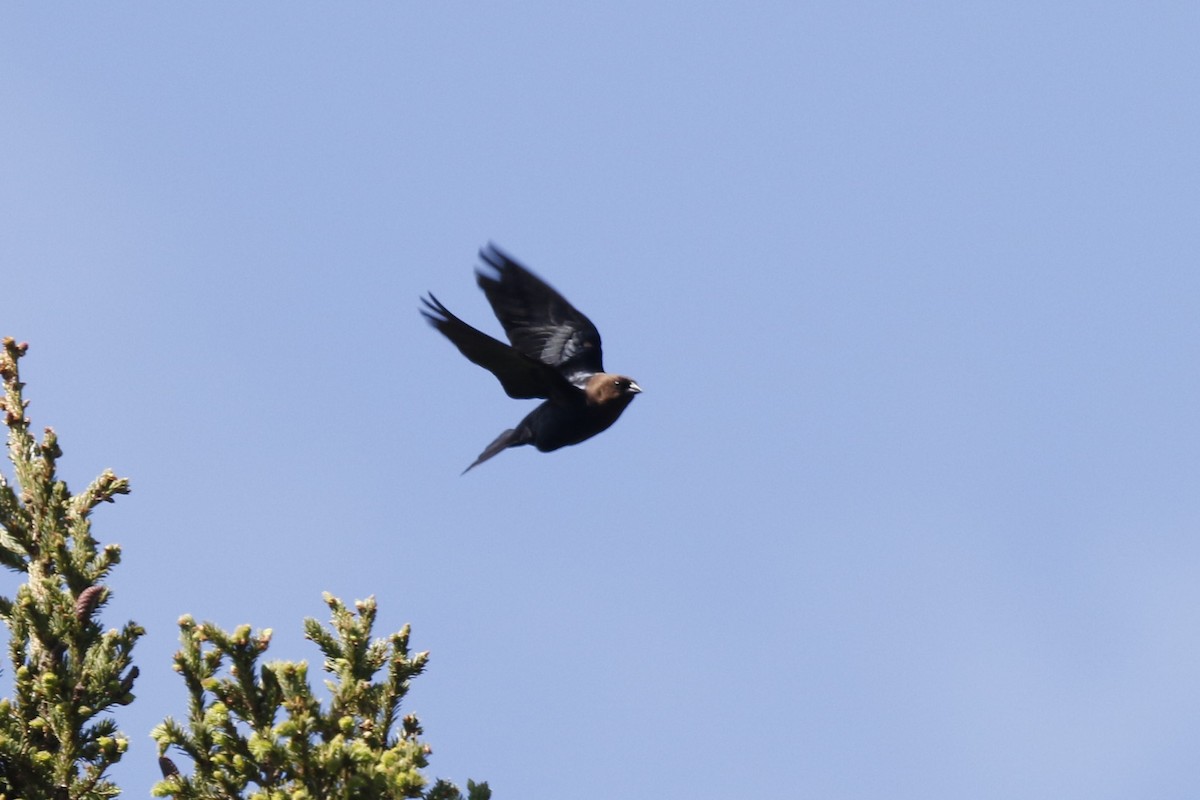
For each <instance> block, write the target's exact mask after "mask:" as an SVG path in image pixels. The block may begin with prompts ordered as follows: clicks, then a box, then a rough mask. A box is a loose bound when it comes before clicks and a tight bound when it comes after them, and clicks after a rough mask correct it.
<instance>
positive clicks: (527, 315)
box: [464, 244, 604, 383]
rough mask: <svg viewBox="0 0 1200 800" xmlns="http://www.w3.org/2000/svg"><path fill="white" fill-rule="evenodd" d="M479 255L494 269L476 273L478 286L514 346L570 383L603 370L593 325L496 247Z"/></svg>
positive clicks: (597, 335)
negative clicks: (547, 365) (558, 373)
mask: <svg viewBox="0 0 1200 800" xmlns="http://www.w3.org/2000/svg"><path fill="white" fill-rule="evenodd" d="M479 255H480V257H481V258H482V259H483V261H484V263H486V264H487V265H488V266H489V267H491V268H492V269H493V270H495V274H494V275H491V274H487V273H485V272H483V271H480V272H478V281H479V287H480V288H481V289H483V292H484V294H486V295H487V299H488V302H489V303H491V304H492V310H493V311H495V312H496V318H497V319H499V320H500V324H501V325H503V326H504V332H505V333H507V334H508V340H509V341H510V342H512V345H513V347H515V348H516V349H517V350H519V351H520V352H522V353H524V354H525V355H526V356H528V357H530V358H532V359H536V360H537V361H540V362H541V363H543V364H549V365H550V366H552V367H554V368H555V369H557V370H558V371H559V372H560V373H561V374H562V375H563V376H564V377H566V378H567V380H569V381H571V382H572V383H580V382H582V381H583V380H586V378H587V376H589V375H593V374H595V373H597V372H603V371H604V365H603V355H602V353H601V348H600V332H599V331H597V330H596V326H595V325H593V324H592V321H591V320H589V319H588V318H587V317H585V316H584V315H583V314H581V313H580V312H579V311H578V310H576V308H575V307H574V306H572V305H571V304H570V303H568V302H567V301H566V298H564V297H563V296H562V295H561V294H559V293H558V292H556V291H555V290H554V289H553V288H552V287H551V286H550V285H549V284H547V283H546V282H545V281H543V280H542V279H541V278H539V277H537V276H536V275H534V274H533V273H532V272H530V271H529V270H527V269H526V268H525V267H523V266H521V265H520V264H519V263H517V262H516V261H514V260H513V259H512V258H509V257H508V256H507V255H505V254H504V253H503V252H502V251H501V250H500V249H499V248H497V247H496V246H495V245H493V244H489V245H488V246H487V247H485V248H484V249H482V250H480V251H479ZM464 352H465V351H464ZM469 357H470V356H468V358H469Z"/></svg>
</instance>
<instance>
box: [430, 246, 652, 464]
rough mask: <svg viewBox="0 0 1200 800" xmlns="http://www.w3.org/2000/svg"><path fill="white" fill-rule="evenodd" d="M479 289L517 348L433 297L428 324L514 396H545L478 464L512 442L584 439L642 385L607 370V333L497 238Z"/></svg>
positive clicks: (552, 443)
mask: <svg viewBox="0 0 1200 800" xmlns="http://www.w3.org/2000/svg"><path fill="white" fill-rule="evenodd" d="M479 256H480V258H482V259H483V262H484V264H485V265H486V268H485V269H486V270H487V271H485V269H480V270H477V271H476V279H477V282H478V283H479V288H481V289H483V293H484V294H485V295H486V296H487V299H488V302H489V303H491V304H492V310H493V311H495V312H496V318H497V319H499V320H500V324H501V325H503V326H504V332H505V333H506V334H508V341H509V342H511V346H510V345H507V344H505V343H504V342H501V341H499V340H498V339H493V338H492V337H491V336H488V335H487V334H486V333H483V332H482V331H478V330H476V329H475V328H472V327H471V326H470V325H468V324H467V323H465V322H463V321H462V320H461V319H459V318H458V317H456V316H454V315H453V314H451V313H450V311H449V309H447V308H446V307H445V306H444V305H442V304H441V302H440V301H439V300H438V299H437V298H436V297H434V296H433V293H432V292H431V293H430V294H429V297H422V298H421V302H423V303H424V304H425V307H424V308H422V309H421V313H422V314H423V315H424V316H425V319H427V320H428V321H429V324H430V325H432V326H433V327H435V328H437V329H438V330H439V331H440V332H441V333H442V335H443V336H445V337H446V338H447V339H449V340H450V341H451V342H453V343H454V346H455V347H457V348H458V349H459V351H460V352H461V353H462V354H463V355H464V356H466V357H467V358H468V359H469V360H470V361H473V362H474V363H476V364H478V365H479V366H481V367H483V368H484V369H486V370H488V371H489V372H491V373H492V374H493V375H495V376H496V378H497V379H498V380H499V381H500V385H501V386H502V387H504V391H505V392H507V393H508V396H509V397H514V398H518V399H524V398H531V397H540V398H544V399H545V401H546V402H544V403H542V404H541V405H539V406H538V407H537V408H535V409H534V410H533V411H531V412H530V413H529V414H528V415H527V416H526V417H525V419H523V420H521V421H520V422H519V423H517V426H516V427H515V428H510V429H508V430H506V431H505V432H504V433H502V434H500V435H499V436H497V437H496V440H495V441H493V442H492V443H491V444H489V445H488V446H487V447H486V448H484V451H483V452H482V453H480V454H479V458H477V459H475V461H474V462H472V463H471V466H469V467H467V468H466V469H464V470H463V474H464V475H465V474H466V473H467V472H469V471H470V470H471V469H472V468H473V467H476V466H478V465H480V464H482V463H483V462H484V461H487V460H488V459H489V458H491V457H492V456H494V455H496V454H497V453H499V452H500V451H502V450H505V449H507V448H509V447H520V446H521V445H525V444H531V445H533V446H534V447H536V448H537V449H538V450H540V451H542V452H543V453H546V452H549V451H551V450H557V449H558V448H560V447H566V446H567V445H572V444H579V443H580V442H582V441H583V440H585V439H590V438H591V437H593V436H595V435H596V434H597V433H600V432H601V431H603V430H605V429H607V428H608V427H609V426H610V425H612V424H613V423H614V422H616V421H617V417H619V416H621V412H622V411H624V410H625V407H626V406H628V405H629V403H630V401H632V400H633V396H634V395H635V394H637V393H639V392H640V391H642V387H640V386H638V385H637V383H636V382H635V381H634V380H633V379H632V378H627V377H625V376H624V375H616V374H614V373H611V372H605V371H604V364H603V357H602V355H601V352H600V332H599V331H597V330H596V326H595V325H593V324H592V322H591V320H589V319H588V318H587V317H585V316H584V315H583V314H581V313H579V311H577V310H576V309H575V307H574V306H572V305H571V304H570V303H568V302H567V301H566V299H565V298H564V297H563V296H562V295H561V294H559V293H558V292H556V291H555V290H554V289H553V288H552V287H551V286H550V285H549V284H547V283H546V282H545V281H543V280H542V279H541V278H539V277H538V276H536V275H534V274H533V273H532V272H530V271H529V270H527V269H526V268H525V267H523V266H521V265H520V264H519V263H517V262H516V261H515V260H513V259H512V258H510V257H509V256H507V255H506V254H505V253H503V252H502V251H501V250H500V249H499V248H498V247H496V246H495V245H494V244H488V246H487V247H485V248H483V249H482V250H480V251H479Z"/></svg>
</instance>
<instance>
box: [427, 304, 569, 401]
mask: <svg viewBox="0 0 1200 800" xmlns="http://www.w3.org/2000/svg"><path fill="white" fill-rule="evenodd" d="M421 302H423V303H424V304H425V308H423V309H421V313H422V314H423V315H424V316H425V319H427V320H428V321H429V324H430V325H432V326H433V327H435V328H437V329H438V331H440V332H441V333H442V335H443V336H445V337H446V338H447V339H449V340H450V341H451V342H453V343H454V346H455V347H457V348H458V349H459V351H460V352H461V353H462V354H463V355H464V356H466V357H467V358H468V359H470V360H471V361H473V362H474V363H476V364H478V365H479V366H481V367H483V368H484V369H486V370H488V371H489V372H491V373H492V374H493V375H495V376H496V378H497V379H498V380H499V381H500V385H501V386H503V387H504V391H505V392H507V393H508V396H509V397H514V398H518V399H521V398H529V397H544V398H548V397H562V396H563V395H564V393H575V392H577V391H578V390H576V389H575V388H574V387H573V386H571V385H570V384H569V383H568V382H567V380H566V379H565V378H564V377H563V376H562V375H561V374H559V373H558V372H557V371H556V370H554V369H553V368H551V367H550V366H549V365H547V364H544V363H542V362H540V361H536V360H534V359H532V358H529V357H528V356H526V355H524V354H522V353H519V352H517V350H514V349H513V348H511V347H509V346H508V345H506V344H505V343H504V342H501V341H499V340H498V339H493V338H492V337H491V336H488V335H487V334H486V333H484V332H482V331H479V330H476V329H475V328H472V327H471V326H470V325H468V324H467V323H465V322H463V321H462V320H461V319H459V318H458V317H456V316H454V314H452V313H450V310H449V309H447V308H446V307H445V306H444V305H442V304H441V302H440V301H439V300H438V299H437V298H436V297H434V296H433V295H432V294H430V295H429V297H428V298H425V297H422V298H421Z"/></svg>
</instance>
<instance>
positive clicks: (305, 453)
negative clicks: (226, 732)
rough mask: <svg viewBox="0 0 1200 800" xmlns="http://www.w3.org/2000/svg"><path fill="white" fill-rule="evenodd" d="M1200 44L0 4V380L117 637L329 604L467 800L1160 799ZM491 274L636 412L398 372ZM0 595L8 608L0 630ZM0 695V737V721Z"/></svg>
mask: <svg viewBox="0 0 1200 800" xmlns="http://www.w3.org/2000/svg"><path fill="white" fill-rule="evenodd" d="M1197 40H1200V12H1198V11H1197V7H1196V6H1195V5H1194V4H1185V3H1154V4H1137V5H1135V4H1128V5H1125V4H1116V3H1108V4H1094V3H1050V4H1046V3H1022V2H1008V3H974V4H964V3H921V4H888V3H856V2H851V3H823V4H801V3H774V4H772V3H762V4H752V5H746V4H734V3H687V4H685V3H656V2H650V3H645V2H639V3H624V2H614V3H605V4H596V5H594V6H580V5H577V4H553V3H514V4H505V5H503V6H501V5H492V6H489V5H486V4H482V5H481V4H467V3H438V4H417V3H398V2H397V3H386V4H385V3H364V4H357V5H354V6H352V7H351V6H340V5H339V6H317V5H311V4H304V5H290V4H278V3H259V4H254V5H252V6H245V5H244V4H222V3H206V4H190V5H178V4H145V3H124V4H105V5H85V6H80V5H73V6H70V7H54V8H51V7H44V6H38V5H28V4H9V5H5V6H4V7H3V8H2V9H0V71H2V75H3V80H2V81H0V105H2V107H3V109H4V114H3V120H4V121H3V124H0V174H2V178H0V219H3V224H2V225H0V263H2V264H3V267H2V274H3V289H2V290H0V301H2V313H0V334H3V335H12V336H15V337H17V338H18V339H21V340H27V341H29V342H30V344H31V348H30V354H29V356H28V358H27V359H26V360H25V362H24V376H25V379H26V380H27V382H28V384H29V390H28V393H29V397H30V398H31V399H32V401H33V405H32V406H31V409H30V412H31V414H32V416H33V420H34V422H35V425H37V426H41V425H47V424H49V425H53V426H55V428H56V429H57V431H58V432H59V434H60V436H61V439H62V443H63V446H64V449H65V451H66V458H65V459H64V460H63V462H62V469H63V472H64V475H65V477H66V478H67V479H68V480H69V481H71V482H72V485H73V486H74V487H75V488H76V489H80V488H82V487H83V486H84V485H86V482H87V481H88V480H90V479H91V477H92V476H93V475H94V474H96V473H97V472H99V471H100V470H101V469H103V468H105V467H112V468H113V469H114V470H116V471H117V472H118V474H121V475H124V476H128V477H129V478H130V479H131V480H132V482H133V487H134V493H133V495H132V496H130V497H128V498H122V500H121V502H119V503H118V504H117V505H116V506H112V507H106V508H104V509H102V510H101V513H99V514H98V515H97V518H96V532H97V535H98V536H99V537H100V538H101V539H102V540H104V541H117V542H119V543H120V544H121V545H122V546H123V547H124V549H125V560H124V562H123V563H122V565H121V566H120V568H119V569H118V571H117V572H116V574H115V576H114V579H113V582H112V586H113V589H114V591H115V598H114V600H113V602H112V603H111V605H110V606H109V607H108V609H107V610H106V612H105V613H106V619H107V620H108V621H110V622H111V624H114V625H115V624H118V623H119V622H120V621H122V620H124V619H128V618H130V617H132V618H135V619H137V620H138V621H139V622H140V623H142V624H143V625H145V626H146V627H147V629H148V630H149V633H148V635H147V636H146V637H145V639H144V640H143V641H142V642H141V644H140V645H139V647H138V650H137V652H136V656H137V661H138V663H139V664H140V666H141V670H142V676H141V678H140V680H139V682H138V687H137V695H138V700H137V702H136V703H134V704H133V705H132V706H130V707H129V708H127V709H124V710H123V711H122V713H121V715H120V716H119V718H118V719H119V722H120V723H121V725H122V727H123V728H124V730H125V731H126V732H127V733H129V735H130V736H131V738H132V739H133V743H134V746H133V749H132V750H131V752H130V754H129V756H128V757H127V759H126V761H125V762H124V763H122V764H121V765H120V766H119V768H118V769H117V771H116V778H117V779H118V781H119V782H121V784H122V785H123V786H124V787H125V788H126V789H127V791H128V795H129V796H135V797H136V796H144V794H145V791H146V789H147V788H148V787H149V786H150V784H151V783H152V781H153V780H154V779H155V778H156V777H157V768H156V766H155V764H154V759H153V756H154V749H153V744H152V743H151V742H150V741H149V739H148V738H147V734H148V732H149V730H150V728H151V727H153V725H154V724H156V723H157V722H158V721H160V720H161V719H162V717H163V716H164V715H166V714H175V715H181V714H182V713H183V712H184V709H185V695H184V690H183V686H182V683H181V681H180V680H179V679H178V677H177V676H175V675H174V673H173V672H172V671H171V667H170V656H171V653H172V652H173V650H174V648H175V644H176V627H175V621H176V619H177V618H178V617H179V616H180V615H181V614H183V613H191V614H193V615H195V616H196V617H199V618H205V619H211V620H213V621H215V622H218V623H221V624H224V625H228V626H232V625H235V624H238V623H243V622H245V623H250V624H252V625H254V626H256V627H271V628H274V629H275V631H276V638H275V645H274V647H273V654H274V655H275V656H276V657H278V658H307V659H309V660H310V661H314V662H316V661H319V656H318V654H317V652H316V650H315V648H313V647H312V646H310V645H309V644H308V643H306V642H304V641H303V639H302V636H301V631H300V620H301V618H302V617H304V616H317V617H321V618H323V617H324V613H325V609H324V606H323V605H322V603H321V592H322V591H324V590H329V591H332V592H334V593H335V594H338V595H339V596H342V597H343V598H345V599H347V600H351V599H353V598H358V597H365V596H367V595H371V594H374V595H376V596H377V597H378V599H379V602H380V605H381V614H380V617H381V627H380V633H381V634H382V633H384V632H387V631H391V630H395V629H398V628H399V627H400V626H401V625H402V624H403V623H405V622H411V623H412V625H413V642H414V644H415V646H416V647H417V648H419V649H428V650H431V651H432V659H431V665H430V669H429V672H428V674H427V675H426V676H424V677H422V678H420V679H419V680H418V681H417V682H416V683H415V685H414V689H413V692H412V694H411V699H410V702H409V705H408V709H409V710H410V711H415V712H416V713H418V714H419V715H420V716H421V718H422V721H423V722H424V724H425V728H426V734H427V739H428V740H429V741H430V743H431V744H432V745H433V748H434V756H433V759H432V767H431V770H430V773H431V774H433V775H437V776H442V777H447V778H450V779H452V780H455V781H457V782H459V783H460V784H461V783H462V782H463V781H465V779H466V778H468V777H472V778H475V779H483V780H488V781H489V782H490V783H491V785H492V786H493V788H494V789H495V791H496V796H497V797H498V798H504V797H525V798H551V797H562V796H571V797H573V798H577V800H590V799H591V798H597V799H599V798H606V799H607V798H611V797H613V796H614V795H619V796H622V797H690V798H725V797H730V796H740V797H764V796H768V795H770V796H782V797H811V798H822V800H825V799H830V800H839V799H841V798H877V797H888V798H914V799H916V798H921V799H922V800H927V799H928V798H954V799H955V800H959V799H960V798H964V797H970V798H980V799H986V798H996V799H997V800H999V799H1001V798H1003V799H1004V800H1008V799H1009V798H1013V797H1020V798H1047V799H1050V798H1053V799H1054V800H1063V799H1064V798H1088V800H1096V799H1097V798H1128V797H1155V798H1194V797H1195V796H1196V795H1197V792H1200V766H1198V765H1200V760H1198V759H1197V743H1198V742H1200V580H1197V578H1198V575H1200V537H1197V531H1198V530H1200V493H1198V492H1197V490H1196V487H1197V485H1198V484H1200V429H1198V425H1197V421H1196V420H1197V408H1200V378H1198V376H1197V369H1196V367H1197V363H1200V315H1198V313H1197V309H1198V304H1200V269H1197V263H1198V259H1197V257H1198V255H1200V224H1198V222H1200V220H1198V214H1200V148H1197V145H1196V143H1197V141H1200V111H1198V106H1197V104H1196V102H1195V99H1196V94H1197V88H1198V86H1200V56H1198V55H1197V52H1196V41H1197ZM488 240H495V241H496V242H497V243H499V244H500V245H501V246H503V247H504V248H506V249H507V250H508V251H510V252H511V253H512V254H513V255H515V256H516V257H518V258H520V259H521V260H523V261H524V262H525V263H527V264H528V265H529V266H531V267H532V268H533V269H534V270H535V271H538V272H539V273H540V274H541V275H542V276H544V277H545V278H547V279H548V280H549V281H550V282H551V283H552V284H554V285H555V286H556V287H557V288H558V289H560V290H561V291H562V292H563V293H564V294H565V295H566V296H567V297H568V298H569V299H570V300H571V301H572V302H574V303H575V304H576V305H577V306H578V307H579V308H581V309H582V310H583V311H584V312H585V313H587V314H588V315H589V316H590V317H591V318H592V319H593V321H595V322H596V324H597V325H598V326H599V328H600V330H601V332H602V334H603V336H604V342H605V350H606V353H605V356H606V366H608V367H609V368H610V369H613V370H617V371H620V372H623V373H626V374H629V375H632V376H633V377H635V378H636V379H637V380H638V382H639V383H640V384H641V385H642V387H643V388H644V389H645V393H644V394H643V395H641V396H639V397H638V399H637V400H636V402H634V404H633V405H632V406H631V407H630V409H629V410H628V411H627V412H626V413H625V415H624V416H623V417H622V419H621V420H620V421H619V422H618V423H617V425H615V426H614V427H613V428H612V429H611V430H610V431H608V432H606V433H605V434H604V435H602V436H600V437H598V438H596V439H594V440H592V441H589V442H587V443H586V444H584V445H582V446H579V447H574V448H568V449H566V450H562V451H559V452H556V453H553V454H549V455H544V454H539V453H536V452H533V451H532V450H531V449H529V448H524V449H522V450H514V451H509V452H506V453H504V454H502V455H501V456H499V457H497V458H496V459H494V460H493V461H490V462H488V463H487V464H485V465H483V466H481V467H480V468H478V469H477V470H474V471H472V472H471V473H470V474H469V475H467V476H465V477H461V478H460V477H459V472H460V471H461V470H462V469H463V467H465V466H466V465H467V464H468V463H470V461H471V460H472V459H473V458H474V457H475V455H476V454H477V453H478V452H479V451H480V450H481V449H482V448H483V446H484V445H486V444H487V443H488V442H490V441H491V440H492V438H493V437H494V436H495V435H496V434H497V433H499V432H500V431H501V430H503V429H504V428H506V427H509V426H510V425H512V424H513V423H514V422H516V421H517V420H518V419H520V417H521V416H522V415H523V414H524V413H526V411H527V410H528V405H527V404H525V403H520V402H516V401H513V400H510V399H508V398H507V397H505V396H504V394H503V392H502V391H501V390H500V388H499V386H498V385H497V384H496V382H495V381H494V380H493V379H492V378H491V377H489V376H488V375H487V374H486V373H484V372H483V371H482V370H480V369H478V368H476V367H474V366H473V365H471V364H470V363H468V362H466V361H465V360H464V359H462V358H461V357H460V356H459V355H458V354H457V352H455V351H454V349H453V348H452V347H451V346H450V345H449V344H448V343H447V342H446V341H444V340H443V339H442V338H441V337H439V336H438V335H437V334H436V333H435V332H433V331H432V330H430V329H429V328H428V326H426V325H425V323H424V322H423V321H422V320H421V318H420V317H419V316H418V314H417V310H416V309H417V298H418V296H419V295H420V294H421V293H423V292H425V291H427V290H432V291H434V292H436V293H437V295H438V297H439V298H441V299H442V300H443V301H444V302H445V303H446V304H447V305H448V306H449V307H450V308H451V309H452V310H453V311H454V312H455V313H457V314H459V315H461V316H462V317H463V318H464V319H466V320H467V321H470V322H473V323H475V324H477V325H479V326H480V327H483V328H485V329H487V330H489V331H492V332H493V333H498V332H499V326H498V325H497V324H495V322H494V319H492V317H491V312H490V310H489V309H488V307H487V305H486V303H485V301H484V298H483V296H482V294H481V293H480V292H479V291H478V290H477V289H476V288H475V286H474V283H473V280H472V268H473V266H474V263H475V252H476V250H477V248H478V247H479V246H480V245H482V244H483V243H484V242H486V241H488ZM0 580H2V581H3V583H0V591H3V592H4V593H9V592H11V591H12V586H13V585H14V582H15V578H14V576H11V575H10V576H8V577H5V578H3V579H0ZM3 687H4V688H3V690H2V691H3V692H4V693H8V692H9V686H8V684H3Z"/></svg>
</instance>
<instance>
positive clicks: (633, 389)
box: [629, 381, 642, 394]
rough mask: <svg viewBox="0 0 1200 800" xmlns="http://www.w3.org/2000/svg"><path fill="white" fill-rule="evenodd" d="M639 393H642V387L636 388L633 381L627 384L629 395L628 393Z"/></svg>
mask: <svg viewBox="0 0 1200 800" xmlns="http://www.w3.org/2000/svg"><path fill="white" fill-rule="evenodd" d="M641 391H642V387H640V386H638V385H637V384H636V383H634V382H633V381H630V382H629V393H630V394H638V393H640V392H641Z"/></svg>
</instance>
